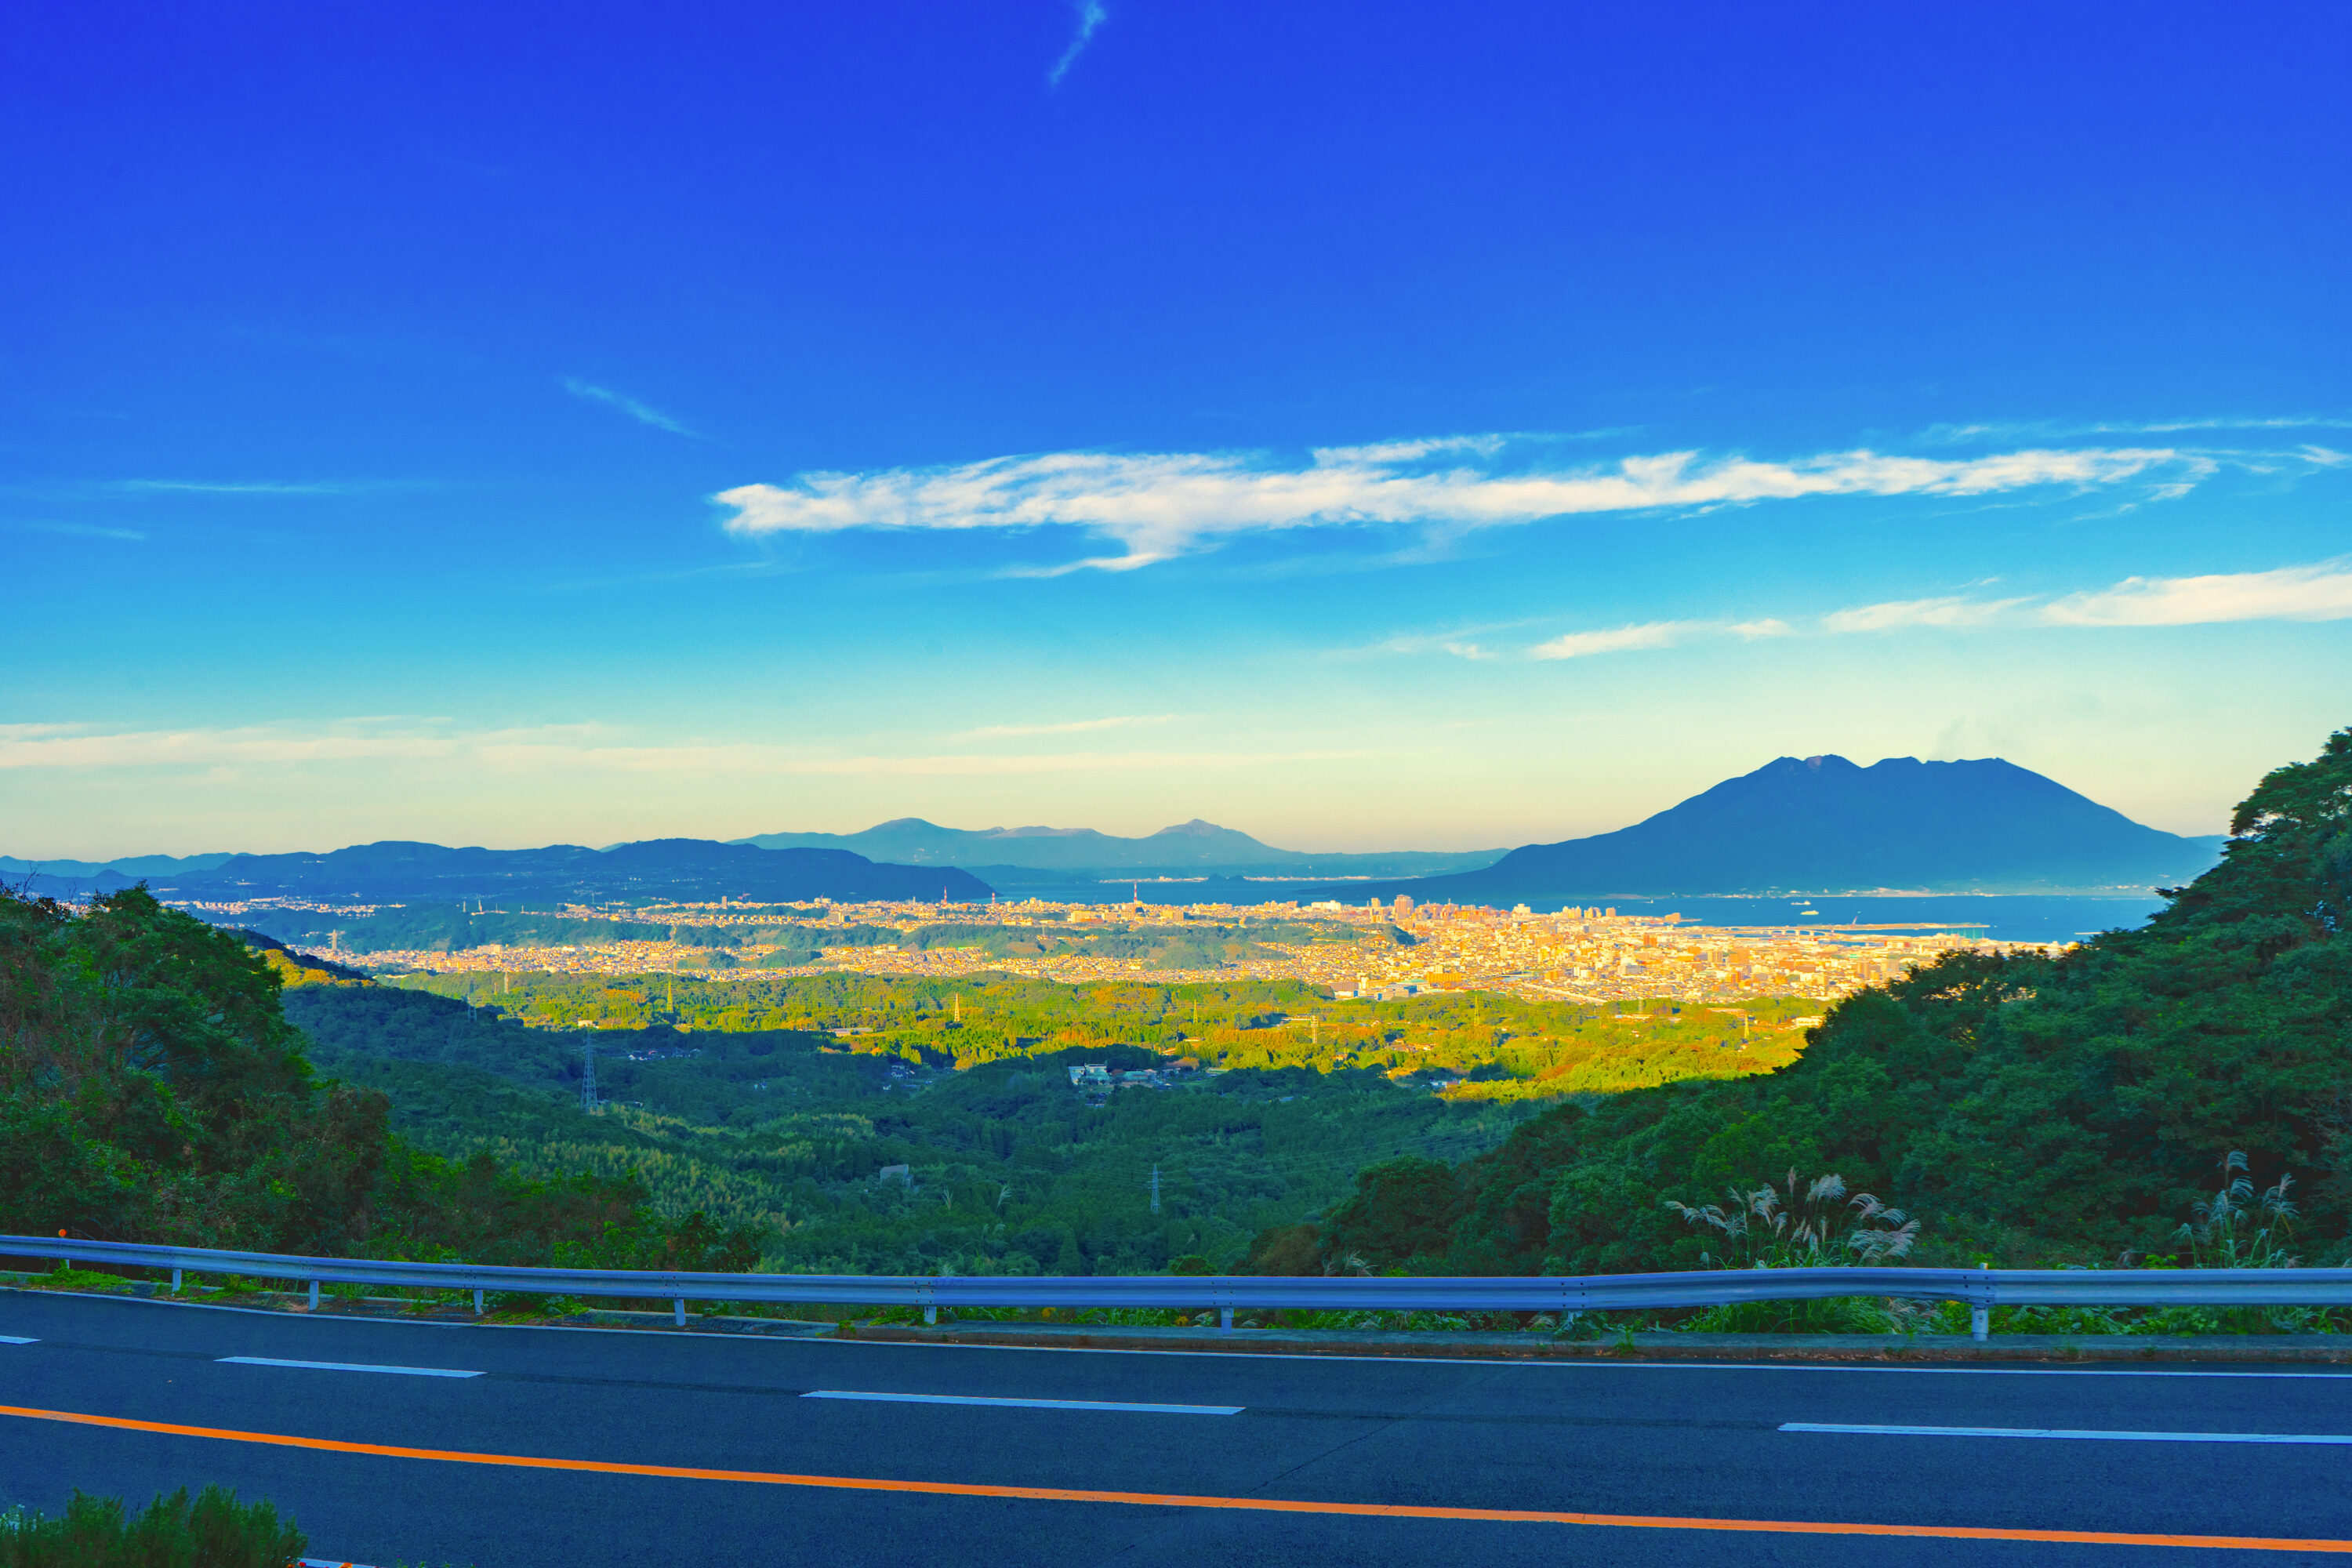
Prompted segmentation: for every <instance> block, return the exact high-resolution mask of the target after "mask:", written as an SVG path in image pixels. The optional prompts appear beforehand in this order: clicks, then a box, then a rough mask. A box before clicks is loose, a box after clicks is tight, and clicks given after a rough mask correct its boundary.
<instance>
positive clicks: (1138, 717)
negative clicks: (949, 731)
mask: <svg viewBox="0 0 2352 1568" xmlns="http://www.w3.org/2000/svg"><path fill="white" fill-rule="evenodd" d="M1184 717H1185V715H1184V714H1181V713H1122V714H1119V715H1118V716H1116V717H1114V718H1109V719H1074V720H1071V721H1069V722H1067V723H1063V724H983V725H982V726H981V727H980V728H979V729H977V730H966V731H961V733H960V734H958V735H957V736H956V739H957V740H959V741H1001V740H1007V739H1010V738H1011V737H1013V736H1016V735H1082V734H1085V733H1087V731H1093V730H1123V729H1126V728H1127V727H1128V726H1129V725H1132V724H1172V723H1174V722H1175V721H1177V720H1179V719H1181V718H1184Z"/></svg>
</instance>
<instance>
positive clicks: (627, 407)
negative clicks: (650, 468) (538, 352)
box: [563, 375, 694, 436]
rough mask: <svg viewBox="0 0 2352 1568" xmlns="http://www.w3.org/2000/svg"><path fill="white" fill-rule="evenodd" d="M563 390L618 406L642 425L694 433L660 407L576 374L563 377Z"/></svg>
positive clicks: (671, 432)
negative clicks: (584, 379) (586, 380)
mask: <svg viewBox="0 0 2352 1568" xmlns="http://www.w3.org/2000/svg"><path fill="white" fill-rule="evenodd" d="M563 390H564V391H566V392H568V393H570V394H571V395H572V396H574V397H582V398H585V399H587V400H588V401H589V402H591V403H603V404H606V405H610V406H612V407H614V408H617V409H619V410H620V411H621V412H622V413H624V414H625V415H627V416H629V417H630V418H632V419H634V420H635V421H636V422H637V423H638V424H640V425H650V426H653V427H654V428H655V429H656V430H667V431H668V432H669V433H670V434H671V435H673V436H691V435H693V434H694V432H693V431H691V430H689V429H688V428H687V427H686V426H684V425H683V424H681V423H679V422H678V421H677V420H676V419H673V418H671V417H670V416H668V415H667V414H664V413H663V412H662V411H661V410H660V409H658V408H656V407H654V406H653V405H651V404H647V403H640V402H638V401H637V400H636V399H635V398H634V397H631V396H630V395H628V394H627V393H625V392H614V390H613V389H612V388H611V387H608V386H598V385H596V384H593V382H585V381H583V380H581V379H580V378H579V377H578V376H576V375H567V376H565V377H564V378H563Z"/></svg>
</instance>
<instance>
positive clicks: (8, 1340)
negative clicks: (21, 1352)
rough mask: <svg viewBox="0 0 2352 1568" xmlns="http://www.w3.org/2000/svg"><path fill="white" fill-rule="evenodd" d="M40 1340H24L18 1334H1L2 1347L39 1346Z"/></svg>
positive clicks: (0, 1343)
mask: <svg viewBox="0 0 2352 1568" xmlns="http://www.w3.org/2000/svg"><path fill="white" fill-rule="evenodd" d="M39 1343H40V1341H38V1340H28V1339H23V1338H20V1337H19V1336H17V1335H16V1334H0V1345H37V1344H39Z"/></svg>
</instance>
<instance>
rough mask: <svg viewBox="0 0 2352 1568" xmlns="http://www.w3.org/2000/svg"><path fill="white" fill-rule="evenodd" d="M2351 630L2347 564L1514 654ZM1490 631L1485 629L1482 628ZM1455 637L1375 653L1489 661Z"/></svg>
mask: <svg viewBox="0 0 2352 1568" xmlns="http://www.w3.org/2000/svg"><path fill="white" fill-rule="evenodd" d="M2267 620H2284V621H2340V620H2352V557H2343V558H2339V559H2336V560H2334V561H2323V562H2318V563H2314V564H2312V565H2308V566H2283V567H2279V568H2277V569H2276V570H2273V571H2269V572H2239V573H2222V574H2210V575H2207V576H2200V577H2126V578H2125V579H2124V580H2123V581H2122V582H2120V583H2117V584H2115V585H2114V586H2113V587H2111V588H2103V589H2099V590H2096V591H2094V592H2085V593H2080V594H2069V595H2064V596H2063V597H2060V598H2054V599H2052V598H2040V597H2037V596H2035V595H2016V596H2012V597H2009V598H2000V599H1982V598H1971V597H1969V595H1965V594H1947V595H1937V596H1936V597H1933V598H1925V599H1894V600H1888V601H1885V602H1884V603H1880V604H1874V605H1853V606H1851V607H1849V608H1846V609H1843V610H1832V611H1831V612H1829V613H1828V614H1827V615H1822V616H1811V617H1806V618H1801V619H1797V620H1789V619H1784V618H1782V617H1780V616H1765V617H1762V618H1760V619H1754V620H1744V621H1722V620H1711V621H1710V620H1683V621H1646V622H1642V623H1640V624H1637V625H1633V626H1612V627H1605V628H1599V629H1594V630H1589V631H1572V632H1567V633H1564V634H1562V635H1560V636H1559V637H1552V638H1550V639H1549V640H1547V641H1544V642H1539V643H1536V644H1533V645H1532V646H1529V647H1524V648H1521V649H1519V650H1518V652H1517V658H1526V659H1563V658H1587V657H1590V656H1591V655H1594V654H1604V653H1631V652H1638V651H1642V650H1645V649H1652V648H1666V647H1678V646H1680V645H1682V644H1685V643H1688V642H1693V641H1697V640H1701V639H1704V638H1707V637H1741V638H1745V639H1747V640H1749V641H1754V640H1756V639H1759V638H1766V637H1869V636H1886V635H1890V634H1894V633H1897V632H1906V631H1916V630H1923V629H1924V630H1934V631H1986V630H1992V629H1996V628H2009V629H2012V630H2016V629H2023V628H2029V627H2042V626H2094V627H2095V626H2197V625H2205V624H2211V623H2215V622H2227V621H2267ZM1490 629H1492V628H1490ZM1461 635H1462V634H1460V633H1455V634H1453V637H1452V639H1451V640H1449V638H1448V637H1445V636H1443V635H1441V636H1436V637H1428V636H1399V637H1391V638H1390V639H1388V640H1387V641H1386V642H1383V643H1381V644H1379V645H1377V647H1376V648H1375V649H1374V650H1372V651H1378V652H1385V653H1404V654H1427V653H1448V654H1453V655H1455V656H1456V657H1458V658H1471V659H1482V660H1483V659H1491V658H1496V657H1497V656H1496V655H1495V654H1493V653H1490V652H1488V651H1487V650H1486V649H1485V648H1483V647H1480V646H1479V645H1478V644H1476V643H1470V642H1464V641H1461V640H1459V638H1460V637H1461Z"/></svg>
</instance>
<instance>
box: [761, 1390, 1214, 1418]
mask: <svg viewBox="0 0 2352 1568" xmlns="http://www.w3.org/2000/svg"><path fill="white" fill-rule="evenodd" d="M801 1397H802V1398H803V1399H878V1400H884V1401H887V1402H888V1403H891V1404H895V1405H1013V1406H1017V1407H1019V1408H1021V1409H1024V1410H1136V1411H1141V1412H1143V1413H1144V1414H1146V1415H1240V1414H1241V1413H1242V1412H1243V1411H1244V1410H1245V1409H1247V1408H1248V1406H1246V1405H1130V1404H1127V1403H1125V1402H1123V1401H1119V1400H1112V1399H1000V1398H995V1397H992V1396H990V1395H986V1394H866V1393H856V1392H852V1391H850V1390H848V1389H843V1388H818V1389H812V1390H811V1391H810V1392H808V1393H806V1394H802V1395H801Z"/></svg>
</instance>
